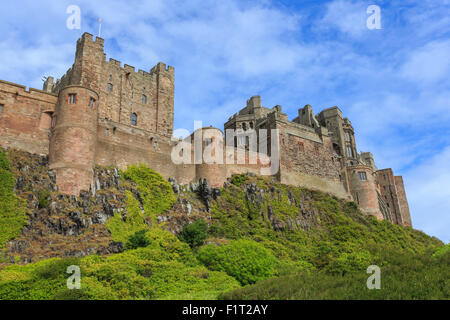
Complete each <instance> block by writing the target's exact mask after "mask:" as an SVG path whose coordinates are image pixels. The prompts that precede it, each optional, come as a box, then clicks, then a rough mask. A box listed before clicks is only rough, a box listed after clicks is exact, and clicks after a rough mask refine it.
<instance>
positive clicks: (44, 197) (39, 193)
mask: <svg viewBox="0 0 450 320" xmlns="http://www.w3.org/2000/svg"><path fill="white" fill-rule="evenodd" d="M34 195H35V196H36V197H37V198H38V201H39V209H42V208H47V207H48V202H49V201H48V197H49V196H50V191H48V190H45V189H39V190H35V191H34Z"/></svg>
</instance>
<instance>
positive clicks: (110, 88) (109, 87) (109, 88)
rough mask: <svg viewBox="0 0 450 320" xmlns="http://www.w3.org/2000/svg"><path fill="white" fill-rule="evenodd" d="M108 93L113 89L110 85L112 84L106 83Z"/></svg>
mask: <svg viewBox="0 0 450 320" xmlns="http://www.w3.org/2000/svg"><path fill="white" fill-rule="evenodd" d="M107 89H108V92H112V89H113V85H112V83H108V88H107Z"/></svg>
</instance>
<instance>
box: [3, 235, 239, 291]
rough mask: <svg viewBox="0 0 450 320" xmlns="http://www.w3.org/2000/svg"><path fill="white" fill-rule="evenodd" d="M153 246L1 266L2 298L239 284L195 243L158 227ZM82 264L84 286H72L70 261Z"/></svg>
mask: <svg viewBox="0 0 450 320" xmlns="http://www.w3.org/2000/svg"><path fill="white" fill-rule="evenodd" d="M147 236H148V239H149V240H150V244H149V246H147V247H145V248H138V249H135V250H127V251H125V252H123V253H120V254H115V255H111V256H108V257H99V256H96V255H93V256H87V257H84V258H81V259H74V258H70V259H49V260H44V261H40V262H37V263H33V264H29V265H26V266H18V265H12V266H9V267H7V268H5V269H4V270H3V271H2V272H0V299H216V298H217V296H218V294H219V293H220V292H223V291H228V290H232V289H235V288H238V287H239V284H238V282H237V281H236V280H235V279H233V278H232V277H230V276H228V275H226V274H225V273H224V272H217V271H210V270H207V269H206V268H205V267H203V266H201V264H200V263H199V262H198V261H197V259H196V258H195V256H194V254H193V252H192V251H191V249H190V248H189V246H188V245H187V244H185V243H183V242H181V241H179V240H178V239H177V238H176V237H175V236H174V235H172V234H171V233H169V232H167V231H164V230H161V229H158V228H154V229H153V228H152V230H150V231H148V232H147ZM70 265H78V266H79V267H80V268H81V290H68V289H67V287H66V281H67V278H68V277H69V274H67V273H66V270H67V267H68V266H70Z"/></svg>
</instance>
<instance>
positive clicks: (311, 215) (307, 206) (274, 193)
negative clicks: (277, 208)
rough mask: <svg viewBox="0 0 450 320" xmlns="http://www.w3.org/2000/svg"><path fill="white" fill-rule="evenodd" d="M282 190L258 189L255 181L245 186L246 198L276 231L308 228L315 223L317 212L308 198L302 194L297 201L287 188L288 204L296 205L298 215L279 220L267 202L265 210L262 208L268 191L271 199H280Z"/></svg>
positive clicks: (271, 188)
mask: <svg viewBox="0 0 450 320" xmlns="http://www.w3.org/2000/svg"><path fill="white" fill-rule="evenodd" d="M282 192H283V191H282V190H279V189H276V188H275V187H270V188H269V189H268V190H265V189H260V188H258V187H257V185H256V183H254V182H252V183H250V184H248V185H246V187H245V197H246V200H247V201H249V202H251V203H253V204H254V205H255V206H256V207H257V208H258V209H259V210H260V216H261V217H262V219H268V220H269V221H270V223H271V224H272V227H273V229H274V230H276V231H283V230H290V231H292V230H299V229H303V230H310V229H311V227H312V226H314V225H316V224H317V212H316V209H315V208H314V207H313V206H312V204H311V202H310V200H311V199H309V198H307V196H305V195H302V199H301V200H300V201H297V199H296V198H295V197H294V195H293V194H292V192H291V191H290V190H287V192H286V195H287V199H288V203H289V205H290V206H294V207H298V212H299V213H298V215H297V216H296V217H295V218H291V217H287V218H286V220H285V221H284V220H281V219H280V218H279V217H278V216H276V215H275V213H274V209H273V207H272V206H271V205H269V204H267V210H266V211H267V212H265V210H263V205H264V204H265V195H266V194H267V193H268V195H269V198H270V199H271V200H278V201H279V202H281V201H282Z"/></svg>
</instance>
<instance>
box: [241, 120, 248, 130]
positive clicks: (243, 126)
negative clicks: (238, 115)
mask: <svg viewBox="0 0 450 320" xmlns="http://www.w3.org/2000/svg"><path fill="white" fill-rule="evenodd" d="M242 130H244V131H246V130H247V124H246V123H245V122H244V123H243V124H242Z"/></svg>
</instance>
